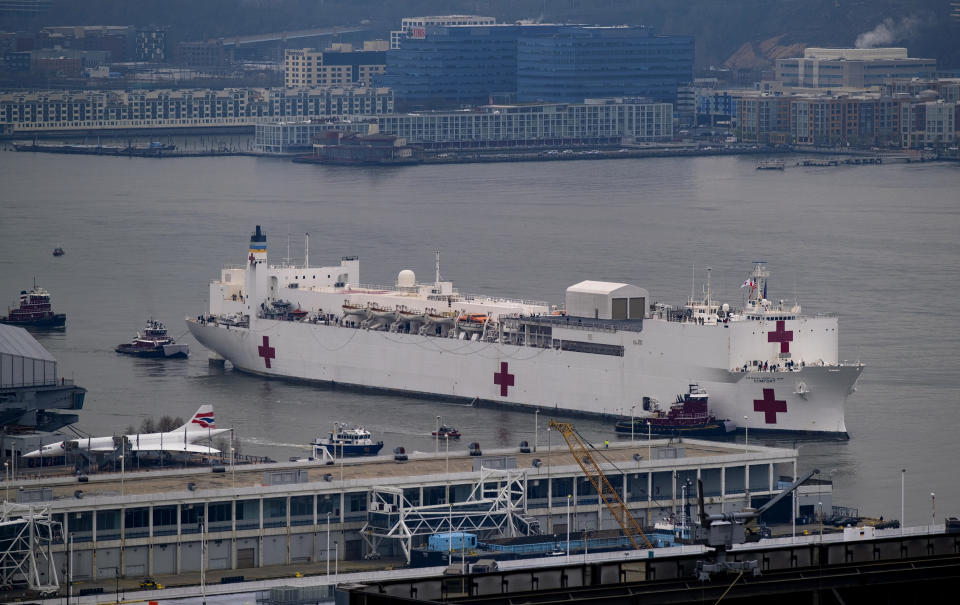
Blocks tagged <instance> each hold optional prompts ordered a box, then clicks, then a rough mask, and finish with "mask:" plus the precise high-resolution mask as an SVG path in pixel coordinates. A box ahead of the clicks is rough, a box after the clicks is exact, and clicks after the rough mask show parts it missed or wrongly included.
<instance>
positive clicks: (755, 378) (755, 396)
mask: <svg viewBox="0 0 960 605" xmlns="http://www.w3.org/2000/svg"><path fill="white" fill-rule="evenodd" d="M768 277H769V272H768V271H767V268H766V266H765V264H764V263H755V265H754V269H753V272H752V273H751V275H750V277H749V279H747V281H746V282H744V284H743V286H744V287H745V288H747V289H748V292H749V294H748V297H747V301H746V304H745V305H744V307H743V308H742V309H733V308H731V307H730V306H729V305H727V304H720V303H718V302H716V301H714V300H713V299H712V298H711V295H710V288H709V280H708V285H707V288H706V292H705V296H704V297H702V298H700V299H694V298H693V297H691V299H690V300H689V301H688V302H687V304H686V305H683V306H679V307H670V306H666V305H663V304H659V303H656V304H651V298H650V296H649V294H648V292H647V291H646V290H645V289H643V288H639V287H637V286H633V285H629V284H622V283H609V282H601V281H583V282H580V283H578V284H575V285H573V286H570V287H569V288H567V291H566V304H565V306H564V308H562V309H558V308H557V307H554V306H550V305H548V304H546V303H540V302H531V301H521V300H510V299H506V298H498V297H493V296H477V295H467V294H462V293H460V292H458V291H457V290H456V289H454V287H453V284H452V283H451V282H449V281H442V280H441V278H440V269H439V257H438V260H437V271H436V276H435V280H434V281H433V283H426V284H425V283H418V282H417V281H416V278H415V276H414V273H413V272H412V271H409V270H403V271H401V272H400V273H399V275H398V276H397V281H396V284H394V285H392V286H365V285H361V281H360V263H359V260H358V259H357V258H356V257H349V256H348V257H343V258H341V260H340V264H339V265H335V266H330V267H310V266H309V256H308V258H307V260H306V261H305V263H304V265H303V266H292V265H289V264H284V265H270V264H268V263H267V239H266V235H265V234H264V233H263V232H262V230H261V229H260V227H259V226H257V228H256V232H255V233H254V234H253V235H252V236H251V238H250V248H249V253H248V256H247V259H246V262H245V263H244V264H243V265H241V266H232V267H226V268H224V269H223V270H222V271H221V275H220V279H219V280H216V281H213V282H211V284H210V309H209V312H208V313H206V314H204V315H202V316H199V317H197V318H193V319H189V320H188V321H187V325H188V327H189V329H190V332H191V333H192V334H193V336H194V337H195V338H196V339H197V340H198V341H199V342H200V343H201V344H203V345H204V346H205V347H207V348H208V349H210V350H211V351H212V352H213V353H215V354H216V355H218V356H220V357H222V358H223V359H226V360H227V361H230V363H231V364H233V366H234V368H236V369H238V370H241V371H244V372H249V373H253V374H261V375H265V376H272V377H286V378H295V379H299V380H309V381H318V382H327V383H334V384H340V385H351V386H355V387H362V388H368V389H379V390H385V391H393V392H398V393H407V394H412V395H421V396H430V397H439V398H443V399H451V400H453V399H459V400H468V401H475V402H480V403H493V404H497V405H505V406H518V407H525V408H540V409H544V410H558V411H562V412H565V413H576V414H598V415H603V414H607V415H612V414H624V415H626V414H630V413H633V414H635V415H636V416H637V417H641V416H643V415H645V414H646V413H648V412H649V411H650V410H648V409H645V408H647V407H650V405H649V404H650V400H651V399H652V400H659V401H663V402H667V403H668V404H669V402H670V401H672V399H673V398H674V397H676V395H677V394H678V393H683V392H685V391H686V390H687V388H688V385H689V384H691V383H696V384H699V385H700V387H702V388H704V389H706V391H707V392H708V393H709V394H710V402H711V405H710V407H711V410H712V411H713V412H714V413H715V414H716V415H717V416H718V417H721V418H728V419H731V420H733V421H734V422H735V423H736V424H737V425H740V426H747V427H748V428H750V429H754V430H756V429H766V430H781V431H803V432H816V433H833V434H839V435H845V434H846V425H845V423H844V406H845V403H846V400H847V397H848V396H849V395H850V394H851V393H852V392H853V391H854V385H855V383H856V381H857V379H858V378H859V377H860V373H861V371H862V370H863V366H862V365H861V364H860V363H852V364H848V363H841V362H840V360H839V358H838V329H837V326H838V319H837V316H836V315H835V314H821V315H801V314H800V306H799V305H795V304H794V305H791V304H789V303H784V301H782V300H781V301H771V300H768V299H767V298H766V289H767V279H768ZM645 398H650V399H645Z"/></svg>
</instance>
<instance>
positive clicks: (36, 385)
mask: <svg viewBox="0 0 960 605" xmlns="http://www.w3.org/2000/svg"><path fill="white" fill-rule="evenodd" d="M86 392H87V390H86V389H84V388H82V387H79V386H76V385H75V384H74V382H73V380H71V379H67V378H65V377H64V376H63V373H62V372H60V370H59V367H58V363H57V360H56V359H55V358H54V357H53V355H51V354H50V352H49V351H47V350H46V349H45V348H43V345H41V344H40V343H39V342H37V340H36V339H35V338H34V337H33V336H32V335H31V334H30V333H29V332H27V331H26V330H25V329H23V328H20V327H17V326H11V325H7V324H0V458H3V459H4V461H5V464H6V463H7V462H12V461H11V456H18V455H20V454H24V453H26V452H30V451H33V450H35V449H39V448H40V447H41V446H43V445H45V444H46V443H48V442H49V438H47V440H44V437H45V435H47V433H48V432H49V431H54V430H57V429H60V428H62V427H64V426H67V425H70V424H73V423H75V422H76V421H77V415H76V414H73V413H64V412H63V410H69V411H74V410H79V409H82V408H83V401H84V397H85V396H86ZM21 464H22V461H18V462H17V463H16V464H10V465H9V467H8V468H9V469H10V470H13V469H14V468H17V467H19V466H20V465H21Z"/></svg>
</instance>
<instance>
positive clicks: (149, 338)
mask: <svg viewBox="0 0 960 605" xmlns="http://www.w3.org/2000/svg"><path fill="white" fill-rule="evenodd" d="M115 350H116V351H117V353H123V354H124V355H134V356H136V357H170V358H173V357H188V356H189V355H190V348H189V346H188V345H183V344H177V343H176V342H175V341H174V340H173V338H171V337H170V336H169V335H168V334H167V327H166V326H164V325H163V322H162V321H157V320H156V319H148V320H147V325H146V326H145V327H144V329H143V334H140V333H139V332H138V333H137V336H136V338H134V339H133V342H129V343H126V342H125V343H123V344H120V345H117V348H116V349H115Z"/></svg>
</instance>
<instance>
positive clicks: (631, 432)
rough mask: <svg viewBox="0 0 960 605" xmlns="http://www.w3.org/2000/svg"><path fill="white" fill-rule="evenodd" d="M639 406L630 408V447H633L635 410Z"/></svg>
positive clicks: (635, 405) (634, 405)
mask: <svg viewBox="0 0 960 605" xmlns="http://www.w3.org/2000/svg"><path fill="white" fill-rule="evenodd" d="M636 407H637V404H633V405H631V406H630V446H631V447H632V446H633V410H634V409H636Z"/></svg>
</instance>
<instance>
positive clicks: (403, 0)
mask: <svg viewBox="0 0 960 605" xmlns="http://www.w3.org/2000/svg"><path fill="white" fill-rule="evenodd" d="M451 13H467V14H483V15H491V16H494V17H496V18H497V19H498V20H501V21H508V22H509V21H514V20H517V19H536V20H542V21H552V22H571V23H574V22H576V23H596V24H604V25H611V24H625V23H626V24H645V25H651V26H653V27H655V28H656V29H657V31H658V32H662V33H673V34H690V35H693V36H695V38H696V44H697V65H698V67H706V66H709V65H717V66H719V65H722V64H724V63H725V62H727V61H728V60H729V59H731V57H733V56H734V55H737V56H738V57H739V59H738V61H739V60H746V61H747V62H750V61H753V60H754V59H750V57H749V55H750V54H753V55H754V56H755V57H761V56H766V54H765V52H764V51H763V49H764V48H767V49H768V50H769V49H770V48H772V47H771V44H772V45H773V46H778V47H782V48H783V49H788V50H790V51H791V52H792V51H793V50H794V49H800V48H803V47H805V46H852V45H854V44H855V43H856V42H857V40H858V38H859V39H860V41H861V43H863V44H868V45H899V46H906V47H908V48H909V49H910V54H911V55H913V56H924V57H934V58H936V59H937V60H938V62H939V64H940V65H941V66H942V67H944V68H949V67H954V68H960V45H958V44H957V43H956V39H957V38H958V37H960V20H958V19H956V18H954V20H953V21H952V22H951V19H950V16H949V15H950V1H949V0H727V1H725V2H717V1H716V0H473V1H468V0H390V1H389V2H388V1H385V0H202V1H201V2H196V1H195V0H137V1H136V2H131V1H130V0H52V4H51V8H50V10H49V11H48V12H47V14H46V15H44V16H43V17H42V18H41V19H42V21H43V23H44V24H49V25H59V24H71V25H72V24H133V25H148V24H163V25H168V26H169V27H170V37H171V39H172V40H196V39H202V38H211V37H221V36H223V37H226V36H231V35H238V34H248V33H258V32H267V31H283V30H293V29H301V28H304V27H320V26H329V25H348V24H358V23H361V22H366V24H368V26H369V27H370V28H371V36H377V37H386V35H387V32H388V31H389V30H390V29H397V28H398V26H399V23H400V19H401V18H402V17H409V16H418V15H437V14H451ZM5 19H7V18H6V17H4V15H2V14H0V29H5V28H6V29H9V25H10V24H5V23H4V20H5ZM775 50H776V49H775ZM776 52H779V50H777V51H776ZM761 62H762V61H761Z"/></svg>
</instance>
